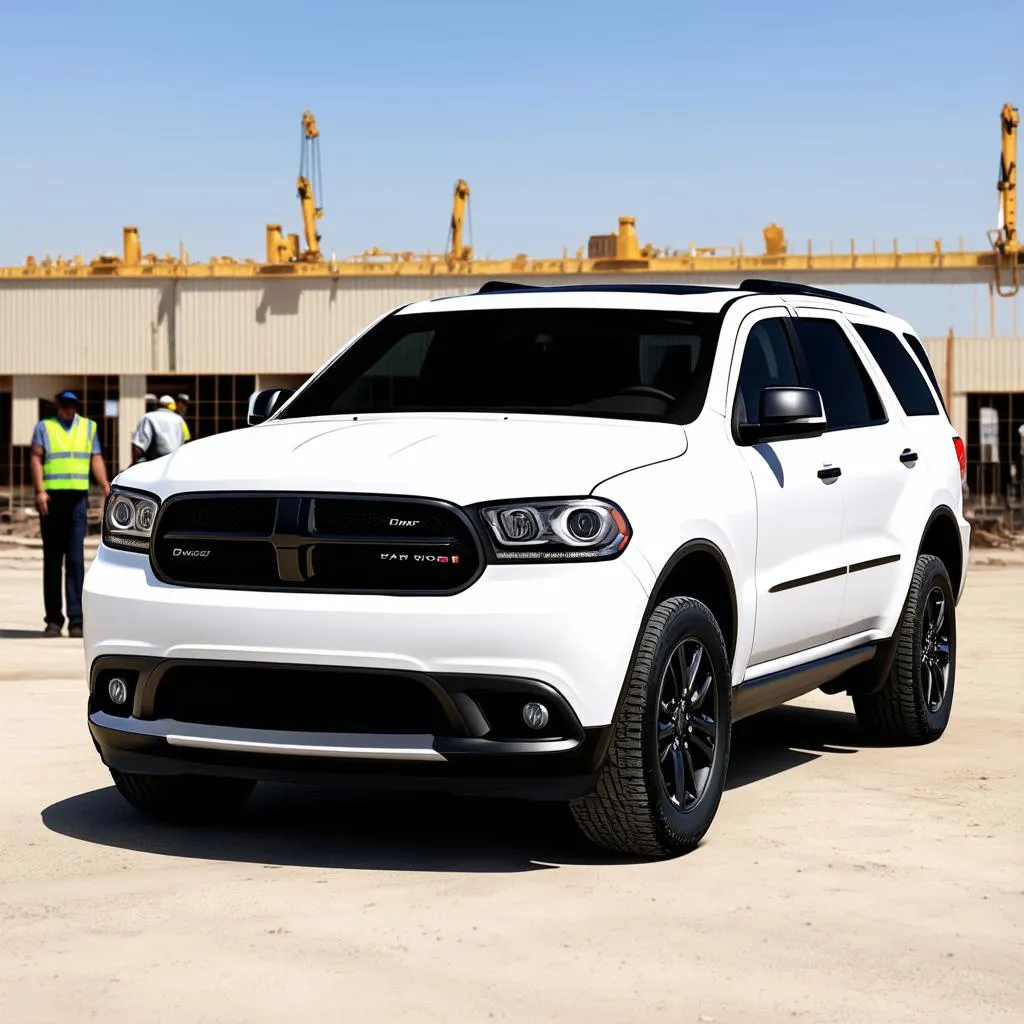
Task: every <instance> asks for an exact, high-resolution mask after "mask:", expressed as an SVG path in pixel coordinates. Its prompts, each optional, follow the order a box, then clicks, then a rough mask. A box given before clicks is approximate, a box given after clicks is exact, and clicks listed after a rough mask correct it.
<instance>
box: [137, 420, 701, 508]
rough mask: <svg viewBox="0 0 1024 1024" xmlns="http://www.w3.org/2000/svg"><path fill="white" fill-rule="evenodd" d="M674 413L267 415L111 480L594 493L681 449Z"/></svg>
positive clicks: (430, 492)
mask: <svg viewBox="0 0 1024 1024" xmlns="http://www.w3.org/2000/svg"><path fill="white" fill-rule="evenodd" d="M685 450H686V433H685V431H684V430H683V428H682V427H680V426H675V425H673V424H670V423H646V422H637V421H631V420H599V419H591V418H583V417H577V418H570V417H566V416H516V415H508V416H504V415H470V414H456V413H449V414H444V415H434V416H419V415H412V414H403V415H376V416H360V417H358V418H354V417H351V416H345V417H323V418H317V419H305V420H280V421H271V422H269V423H265V424H261V425H259V426H256V427H247V428H244V429H241V430H233V431H229V432H227V433H223V434H216V435H214V436H212V437H209V438H204V439H200V440H197V441H193V442H191V443H190V444H186V445H185V446H184V447H183V448H180V449H179V450H178V451H177V452H175V453H174V454H173V455H169V456H166V457H164V458H162V459H157V460H155V461H153V462H144V463H140V464H139V465H137V466H133V467H132V468H131V469H128V470H125V471H124V472H123V473H121V474H120V475H119V477H118V479H117V483H118V484H121V485H123V486H126V487H140V488H144V489H146V490H149V491H152V492H153V493H155V494H156V495H158V496H159V497H161V498H163V497H167V496H168V495H169V494H172V493H179V492H182V491H200V490H221V489H223V490H261V491H262V490H298V491H324V490H327V491H339V492H346V491H347V492H351V493H363V494H373V493H377V494H407V495H416V496H419V497H431V498H440V499H443V500H447V501H452V502H455V503H456V504H460V505H469V504H473V503H474V502H478V501H492V500H500V499H506V498H507V499H511V500H514V499H518V498H536V497H543V496H552V497H563V496H564V497H568V496H570V495H582V494H589V493H590V491H591V490H592V489H593V488H594V487H596V486H597V485H598V484H599V483H601V482H602V481H603V480H606V479H607V478H608V477H611V476H616V475H617V474H619V473H623V472H625V471H627V470H630V469H636V468H638V467H640V466H645V465H649V464H650V463H652V462H662V461H664V460H666V459H670V458H674V457H676V456H678V455H682V454H683V452H684V451H685Z"/></svg>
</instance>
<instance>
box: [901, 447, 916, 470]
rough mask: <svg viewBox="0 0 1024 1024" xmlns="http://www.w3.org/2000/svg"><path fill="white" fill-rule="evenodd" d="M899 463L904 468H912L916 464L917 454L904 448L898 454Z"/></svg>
mask: <svg viewBox="0 0 1024 1024" xmlns="http://www.w3.org/2000/svg"><path fill="white" fill-rule="evenodd" d="M900 462H902V463H903V465H905V466H912V465H913V464H914V463H915V462H917V452H912V451H911V450H910V449H909V448H904V449H903V451H902V453H901V454H900Z"/></svg>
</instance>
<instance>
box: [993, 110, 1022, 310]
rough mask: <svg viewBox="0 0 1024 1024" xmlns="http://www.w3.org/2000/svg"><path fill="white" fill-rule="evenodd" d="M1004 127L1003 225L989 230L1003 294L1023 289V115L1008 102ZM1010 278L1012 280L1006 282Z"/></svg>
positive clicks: (1001, 166)
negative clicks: (1019, 155) (1020, 158)
mask: <svg viewBox="0 0 1024 1024" xmlns="http://www.w3.org/2000/svg"><path fill="white" fill-rule="evenodd" d="M999 123H1000V126H1001V128H1002V142H1003V144H1002V152H1001V154H1000V158H999V181H998V183H997V184H996V188H997V189H998V191H999V227H998V228H996V230H995V231H990V232H989V240H990V241H991V242H992V248H993V249H994V250H995V252H996V282H995V284H996V291H997V292H998V293H999V294H1000V295H1002V296H1003V297H1008V296H1011V295H1016V294H1017V291H1018V290H1019V289H1020V277H1021V263H1022V254H1024V249H1022V247H1021V244H1020V235H1018V234H1017V128H1018V127H1019V125H1020V114H1019V113H1018V111H1017V108H1016V107H1013V106H1011V105H1010V104H1009V103H1007V104H1005V105H1004V107H1003V109H1002V111H1001V112H1000V115H999ZM1007 277H1008V278H1009V283H1004V282H1005V281H1006V280H1007Z"/></svg>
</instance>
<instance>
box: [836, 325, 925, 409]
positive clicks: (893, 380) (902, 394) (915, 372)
mask: <svg viewBox="0 0 1024 1024" xmlns="http://www.w3.org/2000/svg"><path fill="white" fill-rule="evenodd" d="M853 327H854V330H856V332H857V333H858V334H859V335H860V337H861V339H862V340H863V342H864V344H865V345H866V346H867V349H868V351H869V352H870V353H871V358H872V359H874V361H875V362H876V363H877V364H878V366H879V369H881V371H882V373H883V374H885V378H886V380H887V381H888V382H889V386H890V387H891V388H892V390H893V392H894V393H895V395H896V398H897V400H898V401H899V403H900V406H901V407H902V408H903V411H904V413H906V415H907V416H938V414H939V408H938V406H937V405H936V404H935V399H934V398H933V397H932V393H931V390H930V388H929V387H928V382H927V381H926V380H925V378H924V374H923V373H922V372H921V369H920V368H919V367H918V365H917V362H916V361H915V360H914V357H913V356H912V355H911V354H910V353H909V352H908V351H907V349H906V347H905V346H904V344H903V342H902V341H900V339H899V338H898V337H897V336H896V335H895V334H893V333H892V331H887V330H885V328H883V327H873V326H870V325H868V324H858V323H855V324H854V325H853ZM923 351H924V350H923V349H922V352H923Z"/></svg>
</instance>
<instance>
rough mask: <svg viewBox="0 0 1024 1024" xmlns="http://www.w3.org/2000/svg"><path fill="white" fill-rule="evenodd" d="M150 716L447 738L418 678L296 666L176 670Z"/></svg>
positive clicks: (160, 688)
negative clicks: (427, 734)
mask: <svg viewBox="0 0 1024 1024" xmlns="http://www.w3.org/2000/svg"><path fill="white" fill-rule="evenodd" d="M153 717H154V718H170V719H173V720H174V721H176V722H189V723H193V724H197V725H221V726H229V727H235V728H239V729H282V730H285V731H294V732H361V733H429V734H431V735H434V736H444V735H450V734H451V733H452V727H451V725H450V724H449V720H448V717H447V715H446V714H445V712H444V709H443V708H442V707H441V705H440V704H439V703H438V701H437V699H436V698H435V697H434V695H433V694H432V693H431V692H430V690H429V689H427V687H426V686H424V685H423V684H422V683H420V682H418V681H416V680H415V679H412V678H409V677H408V676H398V675H390V674H388V673H375V672H359V671H337V670H319V669H310V668H302V667H298V666H297V667H294V668H286V667H281V668H265V667H260V666H255V665H254V666H252V667H241V666H236V665H225V666H219V665H218V666H213V665H195V666H192V665H189V666H184V665H182V666H176V667H174V668H171V669H169V670H168V671H167V672H166V673H165V674H164V675H163V676H162V677H161V678H160V680H159V682H158V683H157V686H156V697H155V700H154V704H153Z"/></svg>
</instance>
